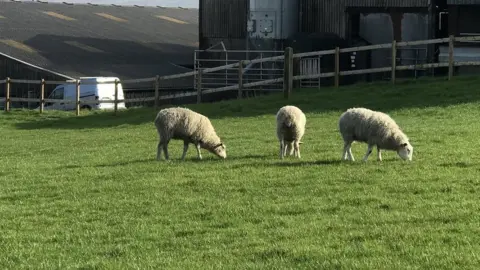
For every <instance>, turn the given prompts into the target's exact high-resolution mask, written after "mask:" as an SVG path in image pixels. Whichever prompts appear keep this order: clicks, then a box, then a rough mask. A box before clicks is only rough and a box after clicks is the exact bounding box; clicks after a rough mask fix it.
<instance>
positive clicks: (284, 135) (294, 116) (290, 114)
mask: <svg viewBox="0 0 480 270" xmlns="http://www.w3.org/2000/svg"><path fill="white" fill-rule="evenodd" d="M276 120H277V138H278V140H279V142H280V159H283V158H284V157H285V156H286V155H287V151H288V153H289V155H292V154H293V155H294V156H295V157H298V158H301V155H300V144H301V143H302V142H301V139H302V137H303V135H304V133H305V124H306V122H307V119H306V117H305V114H304V113H303V112H302V110H300V109H299V108H298V107H295V106H291V105H287V106H283V107H281V108H280V109H279V110H278V112H277V115H276Z"/></svg>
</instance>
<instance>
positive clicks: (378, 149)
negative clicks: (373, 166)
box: [377, 145, 382, 161]
mask: <svg viewBox="0 0 480 270" xmlns="http://www.w3.org/2000/svg"><path fill="white" fill-rule="evenodd" d="M377 159H378V161H382V152H381V150H380V147H378V145H377Z"/></svg>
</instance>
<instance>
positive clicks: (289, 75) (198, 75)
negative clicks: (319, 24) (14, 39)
mask: <svg viewBox="0 0 480 270" xmlns="http://www.w3.org/2000/svg"><path fill="white" fill-rule="evenodd" d="M470 41H480V36H468V37H454V36H450V37H449V38H440V39H431V40H417V41H406V42H396V41H392V43H386V44H377V45H367V46H360V47H351V48H339V47H337V48H335V49H333V50H324V51H315V52H306V53H297V54H293V52H292V49H291V48H286V50H285V53H284V55H279V56H273V57H265V58H260V59H253V60H241V61H238V62H236V63H232V64H228V65H223V66H218V67H213V68H204V69H201V68H200V69H198V70H195V71H191V72H186V73H181V74H175V75H167V76H156V77H149V78H139V79H130V80H115V81H110V82H100V83H97V82H95V83H82V82H81V80H67V81H46V80H43V79H42V80H25V79H11V78H6V79H2V80H0V85H5V111H10V104H11V102H12V101H21V102H39V103H40V106H39V108H40V112H43V110H44V105H45V103H46V102H49V103H50V102H63V103H65V104H75V105H76V115H79V114H80V106H81V105H83V104H99V103H113V104H115V113H116V112H117V110H118V104H119V103H122V102H146V101H150V102H151V101H154V103H155V109H157V108H158V106H159V101H160V100H166V99H176V98H182V97H192V96H197V102H198V103H200V102H201V98H202V95H204V94H210V93H218V92H224V91H233V90H236V91H238V98H241V97H242V91H243V89H246V88H251V87H256V86H264V85H270V84H274V83H283V86H284V87H283V91H284V93H285V95H284V96H285V98H289V97H290V94H291V91H292V82H293V81H296V80H304V79H318V78H331V77H333V78H334V79H335V86H336V87H338V86H339V78H340V76H348V75H360V74H373V73H381V72H391V81H392V83H395V80H396V71H402V70H416V69H422V68H423V69H425V68H439V67H448V79H451V78H452V76H453V70H454V68H455V67H459V66H480V61H457V62H456V61H454V58H453V51H454V44H455V42H470ZM440 43H448V45H449V50H448V52H449V54H448V62H441V63H426V64H414V65H399V66H397V64H396V60H397V57H396V53H397V48H399V47H406V46H414V45H426V44H440ZM376 49H391V59H392V60H391V66H387V67H380V68H369V69H360V70H344V71H341V70H340V60H339V59H340V54H341V53H349V52H360V51H369V50H376ZM332 54H333V55H334V59H335V64H334V66H335V68H334V71H333V72H324V73H321V72H318V73H317V74H309V75H294V74H293V64H292V63H293V59H295V58H302V57H311V56H325V55H332ZM272 61H284V67H283V76H282V77H279V78H274V79H268V80H262V81H254V82H249V83H244V80H243V68H244V67H245V66H246V65H249V64H255V63H262V62H272ZM231 69H236V70H237V79H238V83H237V84H235V85H229V86H225V87H218V88H211V89H202V87H201V85H202V75H204V74H208V73H214V72H217V71H222V70H223V71H227V70H231ZM190 76H195V80H196V81H195V83H196V85H197V86H198V87H197V90H196V91H192V92H187V93H179V94H169V95H160V88H159V84H160V83H161V81H164V80H171V79H177V78H185V77H190ZM145 82H152V83H154V84H155V96H154V97H143V98H132V99H119V98H118V84H120V83H122V84H126V83H145ZM14 83H15V84H40V85H42V87H41V93H40V98H21V97H11V96H10V87H11V84H14ZM108 83H110V84H111V83H114V84H115V99H114V100H94V101H85V100H80V90H79V88H80V84H81V85H86V84H108ZM59 84H75V85H76V96H75V100H71V99H70V100H69V99H50V98H44V94H45V93H44V88H45V87H44V86H45V85H59Z"/></svg>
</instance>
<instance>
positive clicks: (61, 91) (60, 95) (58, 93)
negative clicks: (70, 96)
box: [52, 87, 65, 99]
mask: <svg viewBox="0 0 480 270" xmlns="http://www.w3.org/2000/svg"><path fill="white" fill-rule="evenodd" d="M64 92H65V90H64V89H63V87H62V88H58V89H57V90H55V91H54V92H53V93H52V98H53V99H63V97H64Z"/></svg>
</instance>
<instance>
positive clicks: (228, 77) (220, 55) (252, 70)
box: [194, 49, 284, 92]
mask: <svg viewBox="0 0 480 270" xmlns="http://www.w3.org/2000/svg"><path fill="white" fill-rule="evenodd" d="M283 54H284V52H283V51H260V50H252V51H247V50H225V49H224V50H212V49H207V50H195V59H194V69H195V71H197V70H198V69H205V68H212V67H218V66H223V65H229V64H233V63H238V62H239V61H241V60H253V59H264V58H268V57H273V56H279V55H283ZM283 63H284V61H283V59H281V60H275V61H265V62H260V63H254V64H248V65H246V66H245V67H244V68H243V76H242V80H243V83H244V84H247V83H251V82H258V81H264V80H269V79H277V78H281V77H283ZM238 79H239V74H238V68H229V69H224V70H219V71H215V72H211V73H205V74H202V83H201V87H202V89H214V88H220V87H225V86H232V85H236V84H238ZM194 88H195V89H197V76H196V75H195V80H194ZM282 89H283V83H276V84H271V85H263V86H257V87H252V88H245V90H254V91H257V90H259V91H269V92H270V91H282Z"/></svg>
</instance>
